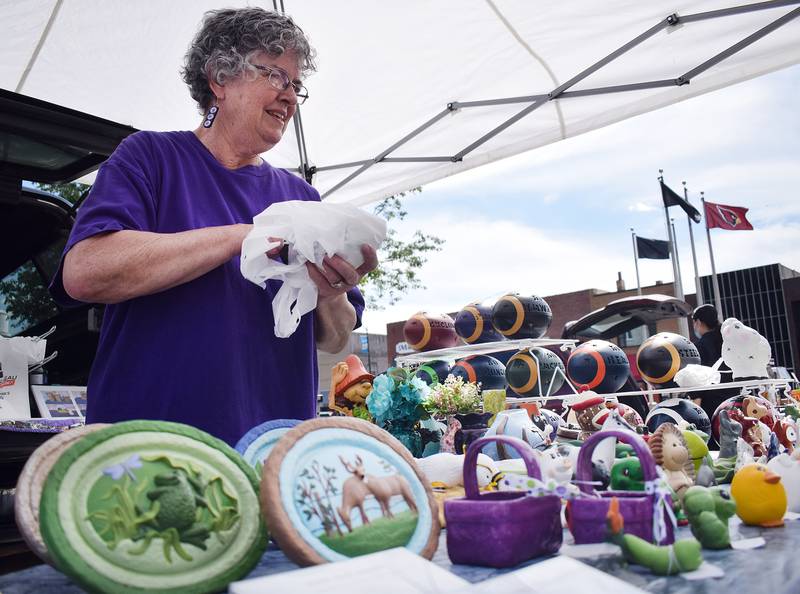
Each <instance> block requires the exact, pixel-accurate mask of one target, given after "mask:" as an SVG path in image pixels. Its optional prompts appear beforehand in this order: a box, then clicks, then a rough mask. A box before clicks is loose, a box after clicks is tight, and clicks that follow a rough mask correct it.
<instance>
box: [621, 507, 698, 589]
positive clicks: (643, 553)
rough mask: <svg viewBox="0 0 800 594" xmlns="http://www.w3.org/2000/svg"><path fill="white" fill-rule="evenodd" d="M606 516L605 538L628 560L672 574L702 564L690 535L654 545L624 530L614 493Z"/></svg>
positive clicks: (695, 542) (694, 541)
mask: <svg viewBox="0 0 800 594" xmlns="http://www.w3.org/2000/svg"><path fill="white" fill-rule="evenodd" d="M606 518H607V522H608V524H607V525H608V534H609V537H608V538H609V540H610V541H611V542H613V543H614V544H616V545H618V546H619V547H620V548H621V549H622V553H623V555H625V559H626V560H627V561H628V562H629V563H636V564H637V565H642V566H644V567H647V568H648V569H649V570H650V571H652V572H653V573H655V574H656V575H675V574H678V573H684V572H688V571H694V570H695V569H697V568H698V567H700V565H702V564H703V554H702V552H701V547H700V543H699V542H698V541H697V540H696V539H694V538H687V539H684V540H679V541H676V542H675V543H674V544H671V545H664V546H658V545H654V544H651V543H649V542H647V541H646V540H644V539H642V538H639V537H638V536H634V535H632V534H625V533H624V532H623V528H624V519H623V517H622V514H621V513H620V512H619V500H618V499H617V498H616V497H612V498H611V502H610V504H609V506H608V514H607V516H606Z"/></svg>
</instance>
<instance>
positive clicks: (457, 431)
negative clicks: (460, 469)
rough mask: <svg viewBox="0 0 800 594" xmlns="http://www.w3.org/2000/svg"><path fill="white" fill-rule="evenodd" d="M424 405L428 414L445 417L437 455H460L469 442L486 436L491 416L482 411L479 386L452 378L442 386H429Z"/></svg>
mask: <svg viewBox="0 0 800 594" xmlns="http://www.w3.org/2000/svg"><path fill="white" fill-rule="evenodd" d="M424 406H425V410H427V411H428V413H430V414H431V415H436V416H441V417H445V418H447V431H446V433H445V434H444V436H443V437H442V441H441V446H440V451H441V452H449V453H456V454H461V453H463V452H464V450H465V449H466V447H468V446H469V444H470V443H471V442H472V441H474V440H475V439H478V438H479V437H482V436H483V434H484V433H486V430H487V429H488V420H489V417H491V416H492V413H491V412H488V413H487V412H484V411H483V399H482V398H481V390H480V384H476V383H472V382H465V381H464V379H463V378H461V377H455V376H452V375H449V376H447V379H446V380H445V381H444V383H443V384H434V385H433V386H431V389H430V393H429V394H428V398H427V399H426V400H425V403H424Z"/></svg>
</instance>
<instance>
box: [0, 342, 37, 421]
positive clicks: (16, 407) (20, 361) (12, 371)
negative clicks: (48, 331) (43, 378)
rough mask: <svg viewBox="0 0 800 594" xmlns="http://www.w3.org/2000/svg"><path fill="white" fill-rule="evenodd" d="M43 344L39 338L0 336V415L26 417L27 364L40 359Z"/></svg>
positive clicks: (29, 415)
mask: <svg viewBox="0 0 800 594" xmlns="http://www.w3.org/2000/svg"><path fill="white" fill-rule="evenodd" d="M46 346H47V341H46V340H41V339H39V338H26V337H23V336H15V337H14V338H3V337H0V419H30V418H31V405H30V400H28V366H29V365H35V364H36V363H41V362H42V359H44V352H45V348H46Z"/></svg>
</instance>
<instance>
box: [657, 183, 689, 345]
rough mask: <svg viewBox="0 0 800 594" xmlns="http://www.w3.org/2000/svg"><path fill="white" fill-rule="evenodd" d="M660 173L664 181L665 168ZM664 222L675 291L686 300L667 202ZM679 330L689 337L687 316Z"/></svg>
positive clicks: (679, 324)
mask: <svg viewBox="0 0 800 594" xmlns="http://www.w3.org/2000/svg"><path fill="white" fill-rule="evenodd" d="M658 173H659V174H660V175H659V176H658V181H660V182H661V183H663V182H664V170H663V169H659V170H658ZM664 222H665V223H666V225H667V237H669V238H670V242H669V255H670V259H671V260H672V277H673V279H674V281H673V287H674V288H675V291H674V293H675V297H676V298H677V299H680V300H681V301H684V300H685V298H684V296H683V285H681V276H680V272H679V271H678V266H677V256H678V250H677V246H676V245H675V241H674V240H673V239H672V228H671V227H670V224H669V207H668V206H667V205H666V204H665V205H664ZM678 330H679V331H680V333H681V334H683V335H684V336H686V337H687V338H688V337H689V322H688V321H686V318H679V319H678Z"/></svg>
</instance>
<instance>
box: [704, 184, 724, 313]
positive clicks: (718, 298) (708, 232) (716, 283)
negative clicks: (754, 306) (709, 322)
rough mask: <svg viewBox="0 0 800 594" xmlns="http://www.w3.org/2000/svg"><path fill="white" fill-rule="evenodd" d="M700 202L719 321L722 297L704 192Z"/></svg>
mask: <svg viewBox="0 0 800 594" xmlns="http://www.w3.org/2000/svg"><path fill="white" fill-rule="evenodd" d="M700 202H701V203H702V205H703V218H704V219H705V222H706V237H708V255H709V256H711V281H712V283H713V284H714V304H715V305H716V307H717V315H718V316H719V317H720V319H723V320H724V319H725V315H724V314H723V313H722V296H721V295H720V292H719V281H718V280H717V267H716V265H715V264H714V249H713V248H712V247H711V230H710V229H709V228H708V216H706V197H705V192H700Z"/></svg>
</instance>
